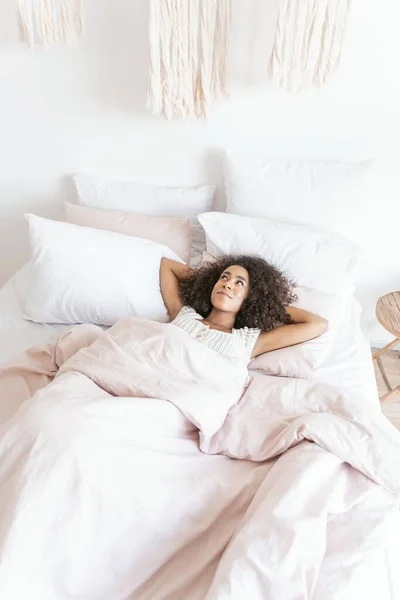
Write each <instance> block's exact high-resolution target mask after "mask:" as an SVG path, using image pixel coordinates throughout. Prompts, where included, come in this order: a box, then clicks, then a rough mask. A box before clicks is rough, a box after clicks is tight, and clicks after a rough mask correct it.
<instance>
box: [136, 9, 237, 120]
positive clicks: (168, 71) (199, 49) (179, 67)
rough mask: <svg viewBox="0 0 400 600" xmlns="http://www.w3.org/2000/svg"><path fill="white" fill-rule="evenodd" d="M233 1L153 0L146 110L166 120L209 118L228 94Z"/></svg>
mask: <svg viewBox="0 0 400 600" xmlns="http://www.w3.org/2000/svg"><path fill="white" fill-rule="evenodd" d="M230 23H231V0H150V24H149V40H150V79H149V90H148V101H147V106H148V108H149V109H151V110H152V112H153V113H154V114H158V115H162V116H164V117H165V118H167V119H186V118H189V117H206V116H207V114H208V112H209V110H210V108H211V106H212V105H213V104H214V103H215V102H217V101H218V100H220V99H222V98H225V97H226V96H228V94H229V38H230V35H229V34H230Z"/></svg>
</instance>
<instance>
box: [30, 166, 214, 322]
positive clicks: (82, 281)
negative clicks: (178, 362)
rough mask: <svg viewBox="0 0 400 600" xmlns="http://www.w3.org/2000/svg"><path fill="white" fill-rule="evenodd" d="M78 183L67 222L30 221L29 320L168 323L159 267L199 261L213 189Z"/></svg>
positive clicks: (80, 179) (85, 179)
mask: <svg viewBox="0 0 400 600" xmlns="http://www.w3.org/2000/svg"><path fill="white" fill-rule="evenodd" d="M74 181H75V185H76V190H77V202H78V204H70V203H65V205H64V216H65V221H66V222H59V221H51V220H49V219H43V218H40V217H37V216H34V215H26V218H27V220H28V223H29V239H30V248H31V267H30V269H31V274H30V285H29V292H28V296H27V302H26V306H25V318H27V319H29V320H31V321H36V322H39V323H94V324H96V325H113V324H114V323H115V322H116V321H118V320H119V319H121V318H123V317H125V316H128V315H133V316H139V317H143V318H148V319H154V320H157V321H161V322H162V321H167V318H168V317H167V311H166V308H165V306H164V303H163V300H162V297H161V293H160V286H159V268H160V260H161V258H162V257H163V256H165V257H167V258H172V259H174V260H178V261H181V262H189V261H191V263H192V264H193V263H195V262H196V261H198V260H199V257H201V253H202V251H203V249H204V244H205V241H204V232H203V230H202V227H201V225H200V224H199V222H198V220H197V215H198V214H200V213H204V212H205V211H209V210H211V209H212V206H213V199H214V193H215V186H212V185H206V186H202V187H198V188H162V187H154V186H146V185H139V184H135V183H125V182H119V181H115V182H114V181H110V180H106V179H102V178H98V177H92V176H89V175H77V176H76V177H75V178H74Z"/></svg>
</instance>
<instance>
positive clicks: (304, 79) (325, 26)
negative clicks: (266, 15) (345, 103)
mask: <svg viewBox="0 0 400 600" xmlns="http://www.w3.org/2000/svg"><path fill="white" fill-rule="evenodd" d="M350 4H351V0H304V1H303V0H302V1H301V2H300V1H294V0H280V6H279V13H278V20H277V27H276V34H275V42H274V47H273V51H272V55H271V60H270V64H269V72H270V74H271V75H272V77H273V78H274V79H275V80H276V81H277V83H278V85H279V86H280V87H282V88H284V89H286V90H288V91H301V90H304V89H307V88H310V87H312V86H319V85H323V84H324V83H325V82H326V80H327V79H328V77H330V76H331V75H333V73H334V72H335V71H336V69H337V67H338V65H339V62H340V56H341V51H342V46H343V40H344V34H345V31H346V26H347V21H348V15H349V12H350Z"/></svg>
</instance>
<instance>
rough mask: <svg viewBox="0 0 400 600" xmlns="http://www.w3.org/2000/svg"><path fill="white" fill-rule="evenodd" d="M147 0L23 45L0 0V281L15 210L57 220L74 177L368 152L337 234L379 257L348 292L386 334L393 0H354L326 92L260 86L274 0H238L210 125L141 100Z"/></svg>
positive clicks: (372, 327)
mask: <svg viewBox="0 0 400 600" xmlns="http://www.w3.org/2000/svg"><path fill="white" fill-rule="evenodd" d="M147 4H148V3H147V0H112V1H111V0H87V1H86V3H85V5H86V15H87V35H86V37H85V39H84V40H83V41H82V42H81V43H80V44H79V46H78V47H76V48H73V49H67V48H56V49H53V50H52V51H50V52H46V51H44V50H42V49H41V48H37V49H35V50H34V51H30V50H29V49H28V48H27V47H25V46H24V45H22V44H21V43H20V42H19V40H18V30H17V24H16V19H15V13H14V3H13V2H12V1H11V2H4V1H3V2H1V5H0V153H1V167H0V258H1V261H0V284H1V283H2V282H4V281H5V280H6V279H7V278H8V277H9V276H11V275H12V273H13V272H14V271H15V270H16V269H17V268H18V267H19V266H20V265H22V264H23V263H24V262H25V260H26V258H27V234H26V227H25V223H24V220H23V216H22V215H23V213H24V211H32V212H35V213H37V214H40V215H44V216H50V217H51V216H57V215H58V214H59V210H60V202H61V200H62V199H64V198H68V197H70V196H71V194H72V193H73V192H72V190H71V187H70V184H69V181H68V175H69V174H71V173H74V172H89V173H104V174H108V175H116V176H122V177H125V178H131V179H136V180H140V181H147V182H154V183H164V184H200V183H203V182H216V183H220V182H221V162H220V151H221V149H222V148H225V147H240V148H247V149H250V148H252V147H254V146H257V147H264V148H265V149H266V151H268V152H269V153H270V154H271V155H280V156H282V155H283V156H292V157H317V158H339V159H340V158H342V159H346V158H347V159H358V158H365V157H375V158H376V159H377V160H376V163H375V165H374V167H373V169H372V171H371V173H370V175H369V178H368V181H367V182H365V183H364V186H363V188H362V189H361V190H360V191H359V192H358V195H357V197H356V198H354V204H353V205H352V206H349V210H348V212H346V214H343V215H342V221H341V223H340V224H339V225H340V227H339V229H341V230H342V231H346V232H348V235H349V236H351V237H352V238H353V239H354V240H355V241H357V242H359V243H360V244H361V245H363V246H364V247H366V248H367V249H369V250H371V251H372V254H373V256H374V258H375V261H376V264H375V266H374V268H373V269H372V271H371V273H370V274H369V276H368V277H367V278H366V279H365V280H364V281H363V282H362V283H361V285H360V286H359V289H358V295H359V297H360V298H361V300H362V302H363V303H364V305H365V307H366V312H365V317H364V319H365V324H366V326H367V327H368V329H369V335H370V338H371V340H372V341H373V342H374V343H377V342H378V343H379V342H380V343H383V341H385V340H386V339H387V336H386V335H385V332H384V331H383V329H382V328H381V327H380V326H379V325H377V324H376V321H375V317H374V305H375V300H376V298H377V297H378V296H379V295H380V294H382V293H384V292H388V291H391V290H393V289H399V288H400V269H399V260H398V244H397V239H398V236H399V226H398V224H399V216H400V203H399V199H400V169H399V166H400V156H399V142H400V135H399V134H400V69H399V67H398V60H399V56H400V42H399V40H398V39H396V37H397V24H398V22H399V18H400V7H398V6H397V4H398V3H397V0H380V2H376V0H353V11H352V15H351V20H350V26H349V29H348V34H347V38H346V44H345V48H344V52H343V60H342V67H341V69H340V71H339V73H338V74H337V75H336V76H335V77H334V79H333V80H332V81H331V82H330V83H329V85H327V86H326V87H325V88H323V89H322V90H315V91H312V92H310V93H307V94H302V95H289V94H285V93H283V92H279V91H277V90H275V89H274V88H273V86H271V84H270V83H268V82H266V78H265V71H266V64H267V60H268V53H269V51H270V48H271V44H272V31H273V28H274V17H275V10H274V9H275V8H276V0H273V1H271V2H266V1H265V0H246V1H244V0H234V34H233V85H232V96H231V98H230V99H229V100H228V101H226V102H225V103H224V104H223V105H221V106H219V107H217V108H216V109H215V110H214V112H213V114H212V116H211V118H210V119H209V121H208V122H206V123H203V122H194V123H186V124H185V123H169V122H166V121H164V120H162V119H159V118H155V117H153V116H151V115H150V114H149V113H148V112H147V111H146V109H145V102H146V90H147V72H148V66H147V52H148V43H147V20H148V9H147ZM270 10H271V12H270ZM220 198H222V188H220ZM310 220H311V221H312V215H310ZM336 225H337V224H336ZM336 225H335V227H336Z"/></svg>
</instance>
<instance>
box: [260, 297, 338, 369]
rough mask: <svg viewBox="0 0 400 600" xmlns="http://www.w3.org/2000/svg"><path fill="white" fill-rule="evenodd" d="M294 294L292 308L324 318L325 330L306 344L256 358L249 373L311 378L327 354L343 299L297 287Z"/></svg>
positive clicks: (334, 338) (335, 333) (333, 337)
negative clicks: (325, 321)
mask: <svg viewBox="0 0 400 600" xmlns="http://www.w3.org/2000/svg"><path fill="white" fill-rule="evenodd" d="M294 292H295V293H296V294H297V297H298V299H297V301H296V302H294V303H293V305H292V306H296V307H298V308H302V309H303V310H308V311H310V312H312V313H314V314H316V315H319V316H320V317H323V318H324V319H326V320H327V321H328V329H327V331H326V332H325V333H323V334H322V335H320V336H319V337H317V338H315V339H313V340H309V341H308V342H303V343H302V344H296V345H295V346H289V347H287V348H281V349H279V350H273V351H272V352H266V353H265V354H261V355H260V356H257V358H255V359H254V360H252V361H251V363H250V364H249V369H250V370H256V371H262V372H263V373H266V374H267V375H278V376H280V377H300V378H303V379H313V377H314V373H315V370H316V369H317V368H318V367H319V366H320V365H321V364H322V363H323V361H324V360H325V358H326V357H327V355H328V354H329V352H330V350H331V348H332V346H333V343H334V342H335V340H336V338H337V334H338V331H339V329H340V325H341V323H342V318H343V315H344V312H345V308H346V306H347V300H346V298H345V297H343V296H334V295H330V294H324V293H322V292H317V291H315V290H308V289H306V288H301V287H296V288H294Z"/></svg>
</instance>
